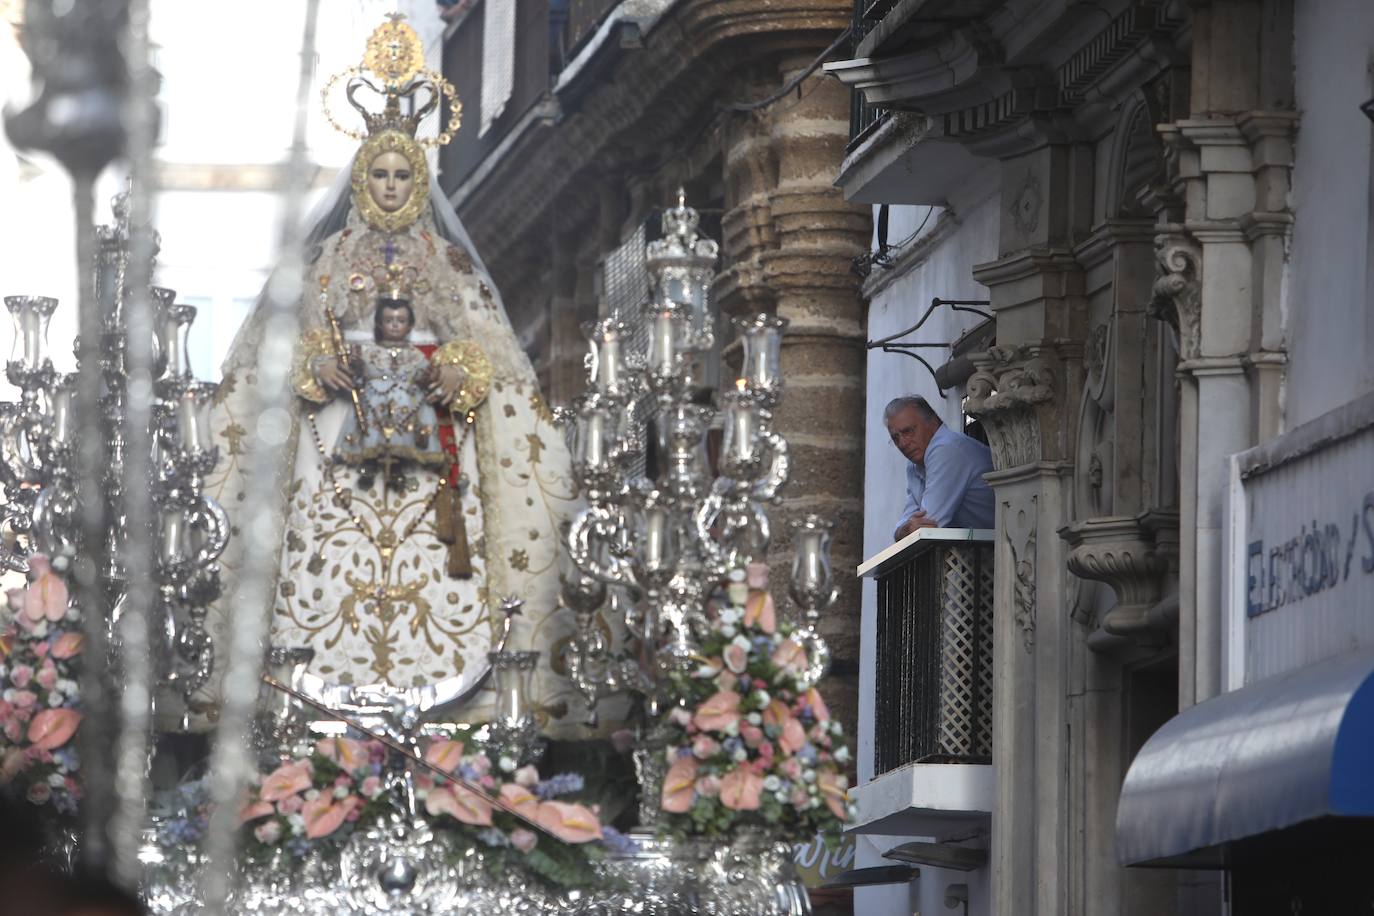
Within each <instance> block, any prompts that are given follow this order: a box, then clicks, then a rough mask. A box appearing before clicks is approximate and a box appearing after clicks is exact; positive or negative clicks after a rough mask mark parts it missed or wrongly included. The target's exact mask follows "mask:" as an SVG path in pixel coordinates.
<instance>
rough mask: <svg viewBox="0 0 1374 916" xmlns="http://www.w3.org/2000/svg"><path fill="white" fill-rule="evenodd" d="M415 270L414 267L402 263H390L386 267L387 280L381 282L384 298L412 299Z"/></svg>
mask: <svg viewBox="0 0 1374 916" xmlns="http://www.w3.org/2000/svg"><path fill="white" fill-rule="evenodd" d="M414 272H415V270H414V268H407V267H404V266H402V265H400V264H388V265H387V268H386V282H385V283H383V284H381V287H382V293H383V296H382V298H384V299H404V300H406V301H409V300H410V293H411V284H412V283H413V282H414V278H413V277H412V276H411V275H412V274H413V273H414Z"/></svg>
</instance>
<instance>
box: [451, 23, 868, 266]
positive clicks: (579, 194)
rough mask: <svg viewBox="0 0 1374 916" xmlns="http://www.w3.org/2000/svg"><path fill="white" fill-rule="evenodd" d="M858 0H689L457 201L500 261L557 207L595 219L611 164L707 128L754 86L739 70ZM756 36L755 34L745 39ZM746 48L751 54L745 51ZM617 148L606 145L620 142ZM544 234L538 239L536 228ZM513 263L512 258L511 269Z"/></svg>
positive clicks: (801, 50) (817, 44) (782, 51)
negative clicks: (737, 82) (593, 178)
mask: <svg viewBox="0 0 1374 916" xmlns="http://www.w3.org/2000/svg"><path fill="white" fill-rule="evenodd" d="M852 13H853V5H852V4H851V3H847V2H844V0H778V2H772V3H769V4H766V5H762V4H759V3H757V2H755V0H682V2H680V3H678V4H677V5H676V6H675V7H674V8H673V9H672V11H671V12H670V13H668V14H667V15H665V17H664V18H663V19H662V20H661V21H660V22H659V23H658V25H657V26H656V27H655V28H654V29H653V31H652V32H650V33H649V35H648V36H647V38H646V40H645V44H644V47H643V48H641V49H636V50H626V51H625V52H624V55H623V57H622V58H621V59H620V60H618V61H617V62H616V63H615V77H614V79H606V80H601V81H599V82H597V83H596V84H595V85H594V86H591V87H588V88H587V90H586V91H585V92H582V93H581V94H580V95H579V98H578V103H577V107H576V109H575V110H571V111H569V110H562V111H561V112H560V116H559V119H558V121H557V123H549V119H541V121H540V123H539V124H538V125H536V126H535V127H533V128H530V129H526V130H525V131H524V132H523V133H521V134H520V135H519V136H517V137H515V138H514V139H512V140H511V141H510V142H509V143H508V144H507V143H504V142H503V144H502V146H501V147H500V148H499V149H498V150H497V152H495V153H493V154H491V155H488V156H487V157H486V159H485V160H484V161H483V162H482V164H481V165H480V166H479V168H478V171H477V172H475V173H474V175H473V176H472V179H470V180H467V181H465V182H464V184H463V185H462V187H461V188H459V189H457V193H451V200H453V202H454V205H455V206H456V207H457V208H458V210H459V213H460V215H462V217H463V218H464V220H465V222H466V223H467V225H468V226H470V227H471V231H472V233H473V236H474V241H475V242H476V244H477V247H478V248H479V249H481V250H482V252H483V254H484V255H485V256H486V259H487V261H488V262H489V263H490V264H492V265H493V268H494V269H496V270H497V272H498V277H497V280H498V282H501V281H502V280H503V279H505V278H503V277H502V276H499V274H500V272H501V270H502V269H503V266H504V265H506V264H507V263H508V262H509V255H508V252H511V251H513V250H520V249H522V248H529V249H531V250H533V249H534V248H539V247H542V246H544V245H545V244H546V236H547V227H548V225H549V221H550V219H551V213H552V212H554V211H555V210H556V211H557V212H558V216H559V224H560V225H562V226H564V227H570V226H576V225H581V224H585V222H586V221H588V220H590V219H592V218H593V215H594V213H595V209H594V208H595V206H596V196H595V194H591V193H583V191H585V190H586V189H587V187H588V186H589V185H591V184H592V182H588V181H587V176H588V174H589V172H590V173H600V172H601V171H602V170H603V169H604V168H606V166H607V163H610V162H614V161H617V160H618V161H620V162H622V163H624V164H625V168H624V169H623V170H622V171H624V172H630V173H633V172H634V171H635V168H636V164H638V167H639V168H641V169H644V170H646V171H656V170H657V168H659V167H661V165H662V163H661V164H660V166H658V167H655V166H652V165H649V164H647V163H646V162H645V160H646V159H647V160H652V159H654V158H657V156H658V155H659V154H660V150H659V147H658V146H657V145H655V146H652V147H648V148H646V147H645V146H644V144H645V142H646V140H647V141H649V142H651V143H654V144H661V143H663V142H664V141H665V140H667V139H668V138H671V137H673V136H675V135H681V134H690V135H696V136H698V137H699V138H700V139H701V140H702V142H709V141H710V140H711V137H710V136H709V132H703V131H701V130H700V129H698V128H696V127H695V126H694V125H698V124H703V123H709V122H710V121H711V120H712V119H714V118H715V117H716V114H717V109H716V107H715V102H716V101H718V100H720V99H722V98H732V97H735V96H737V95H743V94H747V92H748V90H747V89H745V88H744V87H740V88H738V89H732V88H730V86H731V82H732V81H733V80H734V79H735V78H736V74H739V73H745V72H751V73H753V72H757V71H758V69H759V68H760V67H761V66H762V65H765V64H766V63H767V62H768V61H769V60H770V59H771V60H772V61H774V62H775V63H781V62H782V61H783V60H785V59H787V58H788V57H796V56H797V55H801V54H807V53H810V54H814V53H815V52H817V51H819V50H821V49H822V48H824V47H825V45H826V44H828V43H829V42H830V41H831V40H833V38H834V36H835V35H837V34H839V32H840V31H842V30H843V29H844V28H845V27H846V26H848V24H849V19H850V17H851V16H852ZM741 42H747V45H741V44H739V43H741ZM746 47H747V52H748V53H741V49H742V48H746ZM612 151H613V152H614V155H608V154H609V153H611V152H612ZM531 232H534V233H537V234H538V238H539V242H538V244H537V245H531V244H530V237H529V234H530V233H531ZM506 269H508V268H506Z"/></svg>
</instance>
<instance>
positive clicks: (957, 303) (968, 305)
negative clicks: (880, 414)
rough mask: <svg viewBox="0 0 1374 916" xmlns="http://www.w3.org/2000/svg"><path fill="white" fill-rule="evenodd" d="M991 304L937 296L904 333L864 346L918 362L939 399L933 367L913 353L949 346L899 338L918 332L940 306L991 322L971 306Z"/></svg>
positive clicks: (989, 315) (939, 388)
mask: <svg viewBox="0 0 1374 916" xmlns="http://www.w3.org/2000/svg"><path fill="white" fill-rule="evenodd" d="M991 304H992V303H991V302H989V301H988V300H987V299H941V298H939V297H938V296H937V297H936V298H934V299H932V300H930V308H928V309H926V311H925V314H924V315H922V316H921V319H920V320H919V321H917V322H916V323H915V324H913V325H912V326H911V327H909V328H907V329H906V330H904V331H898V332H897V333H896V334H891V335H889V336H887V337H883V338H880V339H878V340H870V341H868V342H867V344H866V345H865V346H866V347H867V348H868V349H870V350H882V351H883V352H884V353H901V354H903V355H904V356H910V357H911V358H912V359H915V360H917V361H919V362H920V364H921V365H922V366H925V367H926V371H927V372H929V373H930V377H931V378H932V379H935V387H936V389H937V390H939V392H940V397H944V396H945V389H944V388H942V387H941V386H940V380H939V379H938V378H936V375H935V367H934V366H932V365H931V364H930V363H929V362H927V361H926V358H925V357H924V356H922V355H921V354H919V353H917V352H915V351H916V350H922V349H939V348H941V347H949V346H950V344H949V343H948V342H945V343H920V342H917V341H907V340H902V339H901V338H903V337H905V336H907V335H908V334H912V333H914V332H916V331H918V330H919V329H920V327H921V325H923V324H925V323H926V322H927V321H929V320H930V316H931V315H933V314H935V310H936V309H938V308H939V307H940V306H942V305H947V306H949V308H950V310H951V311H954V312H972V313H973V314H974V315H979V316H981V317H983V318H986V319H988V320H991V319H992V317H993V316H992V313H991V312H985V311H983V310H982V309H977V308H973V306H975V305H991Z"/></svg>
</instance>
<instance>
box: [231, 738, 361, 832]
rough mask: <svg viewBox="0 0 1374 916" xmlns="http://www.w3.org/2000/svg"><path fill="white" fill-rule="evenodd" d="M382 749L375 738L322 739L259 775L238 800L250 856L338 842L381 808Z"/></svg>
mask: <svg viewBox="0 0 1374 916" xmlns="http://www.w3.org/2000/svg"><path fill="white" fill-rule="evenodd" d="M385 760H386V748H385V746H384V745H382V744H381V742H379V741H359V740H356V739H353V738H345V737H338V738H326V739H324V740H322V741H319V742H317V743H316V744H315V745H314V746H313V747H312V748H310V751H309V753H307V754H306V755H304V756H303V757H299V758H294V759H285V760H282V761H281V763H280V764H279V765H278V766H277V767H276V768H275V769H273V770H272V771H270V772H268V773H265V774H262V775H261V776H260V777H259V778H258V779H257V784H256V785H255V786H253V787H252V788H251V789H250V791H249V792H248V793H247V795H246V796H245V797H244V798H243V799H242V801H241V802H240V804H239V810H238V818H239V823H240V824H242V825H244V828H245V843H246V847H247V850H248V853H249V855H250V857H253V858H263V857H264V856H266V855H268V854H270V853H271V852H272V851H273V850H275V849H277V848H279V847H280V848H285V849H286V850H288V851H289V852H290V853H291V854H292V855H302V854H304V852H305V851H306V850H307V849H309V848H310V846H311V844H314V843H321V842H327V843H332V844H338V843H341V842H342V840H343V839H344V838H345V837H347V836H348V834H349V833H350V832H351V831H352V829H354V826H355V825H356V824H357V823H358V822H360V821H362V822H366V823H371V822H372V821H373V820H374V819H375V818H377V817H379V816H380V815H381V814H382V813H383V812H384V811H385V810H386V805H387V798H386V793H385V783H384V781H383V779H382V764H383V763H384V762H385Z"/></svg>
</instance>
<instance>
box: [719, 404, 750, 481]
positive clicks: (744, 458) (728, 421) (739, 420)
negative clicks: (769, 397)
mask: <svg viewBox="0 0 1374 916" xmlns="http://www.w3.org/2000/svg"><path fill="white" fill-rule="evenodd" d="M724 401H725V437H724V441H723V442H722V443H721V451H722V453H723V454H724V458H725V465H726V467H727V468H729V469H730V470H729V471H727V473H730V474H731V476H738V475H740V474H748V473H749V472H750V470H751V468H750V465H752V464H754V463H755V462H756V461H757V460H758V454H759V443H758V438H759V422H758V421H759V415H758V405H757V404H756V403H755V402H754V399H753V397H752V396H751V395H750V394H749V392H747V391H745V390H744V389H743V388H740V389H738V390H736V391H731V392H727V393H726V394H725V396H724Z"/></svg>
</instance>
